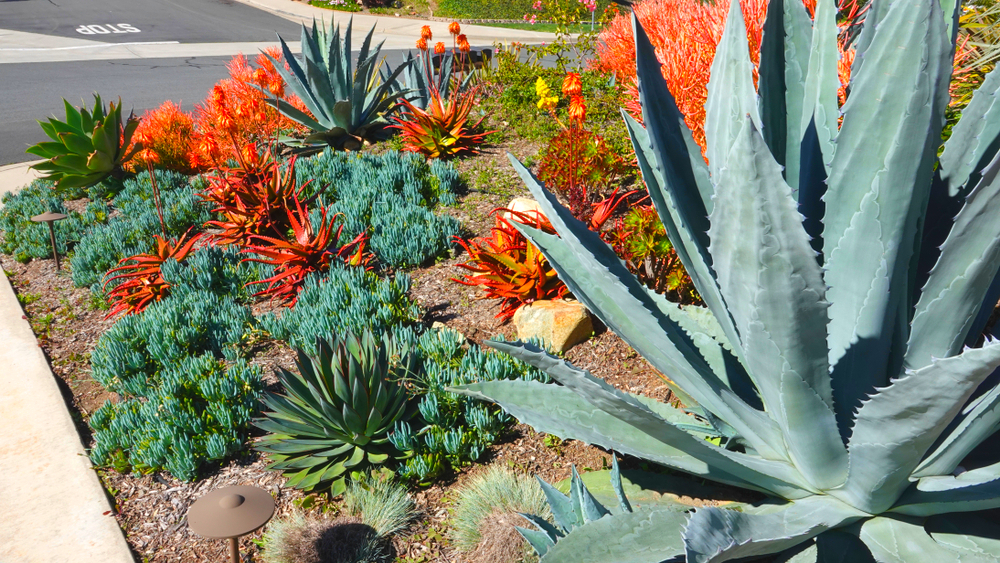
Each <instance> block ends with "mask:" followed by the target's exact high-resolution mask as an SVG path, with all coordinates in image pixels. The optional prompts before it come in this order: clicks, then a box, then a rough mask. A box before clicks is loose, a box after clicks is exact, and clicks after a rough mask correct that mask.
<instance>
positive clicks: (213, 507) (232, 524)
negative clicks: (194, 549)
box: [187, 486, 274, 563]
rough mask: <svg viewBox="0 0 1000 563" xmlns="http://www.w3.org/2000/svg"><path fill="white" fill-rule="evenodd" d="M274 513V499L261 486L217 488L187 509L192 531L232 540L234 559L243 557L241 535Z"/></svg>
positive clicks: (249, 531) (207, 536)
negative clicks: (240, 543) (241, 554)
mask: <svg viewBox="0 0 1000 563" xmlns="http://www.w3.org/2000/svg"><path fill="white" fill-rule="evenodd" d="M271 516H274V499H273V498H271V495H270V494H269V493H268V492H267V491H265V490H264V489H261V488H259V487H247V486H235V487H223V488H221V489H216V490H214V491H212V492H210V493H208V494H207V495H205V496H203V497H201V498H200V499H198V500H197V501H195V503H194V504H192V505H191V508H189V509H188V514H187V519H188V526H189V527H190V528H191V531H192V532H194V533H196V534H198V535H199V536H202V537H206V538H218V539H228V540H229V556H230V558H231V560H232V563H239V561H240V546H239V537H240V536H244V535H246V534H249V533H251V532H255V531H257V530H259V529H260V528H261V527H263V526H264V524H267V521H268V520H270V519H271Z"/></svg>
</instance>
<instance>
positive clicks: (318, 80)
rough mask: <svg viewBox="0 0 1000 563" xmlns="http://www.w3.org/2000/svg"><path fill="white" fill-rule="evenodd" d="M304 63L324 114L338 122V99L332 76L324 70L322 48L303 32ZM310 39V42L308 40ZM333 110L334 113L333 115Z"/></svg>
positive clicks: (312, 88) (307, 75)
mask: <svg viewBox="0 0 1000 563" xmlns="http://www.w3.org/2000/svg"><path fill="white" fill-rule="evenodd" d="M302 37H303V40H302V62H304V63H305V72H306V79H308V80H309V85H310V90H313V91H314V94H315V96H316V100H317V101H318V102H319V103H320V104H322V107H323V114H324V115H326V116H327V117H330V118H332V119H333V120H334V121H336V119H337V118H336V109H335V104H336V103H337V98H336V97H335V96H334V94H333V89H332V88H330V74H331V73H328V72H327V70H326V69H325V68H324V65H323V55H322V54H320V51H319V49H320V47H319V45H317V44H316V43H315V41H314V40H313V38H312V37H311V36H310V35H309V34H307V33H306V32H305V30H303V32H302ZM307 37H308V39H309V40H308V41H306V38H307ZM331 110H333V111H334V113H333V114H331Z"/></svg>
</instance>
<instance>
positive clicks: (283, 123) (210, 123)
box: [196, 47, 306, 164]
mask: <svg viewBox="0 0 1000 563" xmlns="http://www.w3.org/2000/svg"><path fill="white" fill-rule="evenodd" d="M266 52H267V54H268V55H270V56H272V57H274V58H275V59H277V58H279V57H280V56H281V52H280V51H278V49H277V48H276V47H270V48H269V49H268V50H267V51H266ZM254 62H255V63H256V65H251V64H250V62H249V61H248V60H247V58H246V57H244V56H243V55H237V56H236V57H234V58H233V60H232V61H230V63H229V64H228V65H227V68H228V70H229V78H227V79H223V80H221V81H219V83H218V84H216V85H215V87H213V88H212V91H211V93H210V95H209V97H208V98H207V99H206V100H205V101H204V102H202V103H201V104H199V106H198V108H197V110H196V113H197V120H198V129H199V130H200V132H201V133H202V137H201V139H200V147H199V149H200V152H201V154H203V155H204V156H205V158H207V159H208V160H209V162H211V163H213V164H214V163H216V162H221V161H225V160H228V159H229V158H232V157H234V156H235V153H234V150H235V149H234V147H236V146H243V145H246V144H247V143H253V142H258V141H266V140H268V139H273V138H274V137H275V136H276V135H277V134H278V132H279V131H289V130H293V129H295V128H297V127H299V126H298V124H296V123H295V122H294V121H292V120H290V119H288V118H286V117H284V116H282V115H281V114H280V113H279V112H278V111H277V110H275V109H274V108H272V107H270V106H268V105H267V104H266V103H264V98H265V94H264V92H268V93H269V94H270V95H268V96H267V97H268V98H271V97H277V98H282V99H284V100H285V101H287V102H289V103H290V104H292V105H293V106H295V107H297V108H298V109H300V110H303V111H306V108H305V106H304V105H303V104H302V102H301V100H299V99H298V98H297V97H295V96H292V95H286V93H285V83H284V80H282V78H281V75H280V74H278V71H277V70H276V69H275V68H274V63H273V62H271V59H269V58H268V57H266V56H264V55H263V54H260V55H257V57H256V59H255V61H254ZM258 87H259V88H260V89H262V90H263V92H262V91H261V90H259V89H258Z"/></svg>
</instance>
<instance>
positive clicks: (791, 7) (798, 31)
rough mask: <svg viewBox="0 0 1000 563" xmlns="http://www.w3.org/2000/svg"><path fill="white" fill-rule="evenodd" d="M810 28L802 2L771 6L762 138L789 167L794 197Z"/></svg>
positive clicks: (761, 86) (761, 85)
mask: <svg viewBox="0 0 1000 563" xmlns="http://www.w3.org/2000/svg"><path fill="white" fill-rule="evenodd" d="M809 28H810V22H809V13H808V12H807V11H806V7H805V5H803V4H802V3H801V2H791V1H788V2H786V1H785V0H771V1H770V2H769V3H768V7H767V16H766V19H765V20H764V29H763V39H762V40H761V47H760V65H759V72H758V74H759V77H760V78H759V79H758V80H757V84H758V91H759V93H760V118H761V123H762V125H763V129H762V134H763V135H764V140H765V141H766V142H767V146H768V148H769V149H770V150H771V154H772V155H774V158H775V160H777V161H778V164H781V165H782V166H784V167H785V169H784V174H785V181H786V182H787V183H788V185H789V186H791V187H792V192H793V193H795V192H797V191H798V185H799V150H800V149H799V140H800V139H801V138H802V131H803V123H801V119H800V116H801V115H802V99H803V96H804V94H805V89H804V87H803V82H804V79H805V75H806V72H807V70H808V68H809V50H810V44H811V42H812V37H811V36H810V34H809V33H808V31H809Z"/></svg>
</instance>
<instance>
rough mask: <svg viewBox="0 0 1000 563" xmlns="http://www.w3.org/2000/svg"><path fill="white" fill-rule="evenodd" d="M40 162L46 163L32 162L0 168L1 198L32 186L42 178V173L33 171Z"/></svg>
mask: <svg viewBox="0 0 1000 563" xmlns="http://www.w3.org/2000/svg"><path fill="white" fill-rule="evenodd" d="M39 162H44V161H42V160H33V161H31V162H17V163H15V164H8V165H6V166H0V197H3V195H4V194H6V193H8V192H16V191H18V190H20V189H21V188H23V187H24V186H27V185H28V184H30V183H31V182H32V181H33V180H35V179H36V178H40V177H41V176H42V174H41V172H39V171H37V170H32V169H31V166H32V165H34V164H38V163H39Z"/></svg>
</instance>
